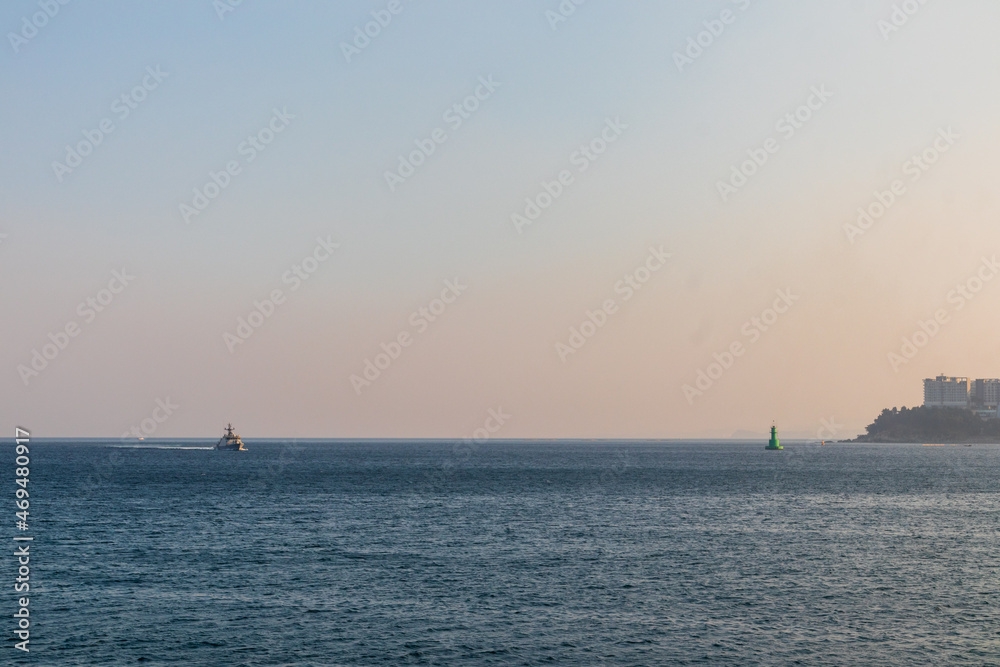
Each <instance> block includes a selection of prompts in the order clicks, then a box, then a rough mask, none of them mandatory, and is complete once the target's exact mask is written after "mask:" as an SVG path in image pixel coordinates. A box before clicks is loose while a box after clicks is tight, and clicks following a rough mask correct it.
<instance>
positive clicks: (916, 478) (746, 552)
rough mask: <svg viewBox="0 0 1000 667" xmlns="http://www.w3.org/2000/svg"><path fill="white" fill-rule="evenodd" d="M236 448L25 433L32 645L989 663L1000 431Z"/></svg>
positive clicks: (188, 652)
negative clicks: (947, 439) (972, 437)
mask: <svg viewBox="0 0 1000 667" xmlns="http://www.w3.org/2000/svg"><path fill="white" fill-rule="evenodd" d="M114 444H115V445H117V444H118V443H117V442H115V443H114ZM147 444H148V443H147ZM248 446H249V447H250V451H248V452H245V453H242V454H238V453H231V452H215V451H205V450H198V449H178V450H170V449H163V448H144V449H135V448H133V449H127V448H120V447H112V446H109V445H107V444H98V443H93V442H90V443H45V442H35V443H33V444H32V462H31V474H32V481H31V502H32V505H31V512H32V513H31V518H32V533H33V534H34V535H35V542H34V543H33V545H32V551H33V557H32V591H31V605H32V619H33V621H34V626H33V633H32V643H31V649H32V652H31V657H30V660H31V662H32V663H33V664H36V665H133V664H139V663H141V664H150V665H155V664H182V665H338V664H339V665H366V664H391V665H397V664H401V665H407V664H413V665H425V664H427V665H429V664H440V665H538V664H567V665H604V664H607V665H651V664H704V665H754V664H760V665H785V664H808V665H881V664H910V665H913V664H925V665H942V664H984V663H986V664H990V663H992V664H998V663H1000V606H998V605H1000V593H998V584H1000V531H998V530H997V529H998V519H1000V495H998V492H1000V448H996V447H992V446H988V445H977V446H973V447H921V446H919V445H879V446H867V445H846V444H833V445H827V446H825V447H820V446H817V445H810V444H795V443H791V444H789V445H788V446H787V447H786V449H785V451H783V452H766V451H764V449H763V446H762V443H754V444H752V445H751V444H723V443H692V442H665V443H637V442H603V443H590V442H579V441H573V442H552V443H527V442H520V443H513V442H499V443H493V442H491V443H488V444H486V445H483V446H482V447H480V448H478V449H476V450H475V451H470V450H469V448H462V447H459V448H457V451H456V447H455V446H454V443H429V442H424V443H408V444H403V443H363V444H359V443H343V442H334V443H330V442H326V443H320V442H315V441H309V442H302V441H300V442H286V443H282V442H260V441H257V442H254V441H249V442H248ZM0 453H2V455H3V460H5V461H8V464H7V465H8V468H9V472H10V473H11V474H10V475H8V477H12V473H13V467H14V465H13V452H12V447H11V446H8V445H4V446H3V447H0ZM5 487H6V488H8V490H11V489H13V486H12V485H11V484H6V485H5ZM10 496H11V504H12V500H13V492H12V491H11V492H10ZM3 502H7V501H3ZM12 513H13V509H12V508H11V514H12ZM10 523H11V527H12V524H13V516H11V517H10ZM12 532H13V531H10V533H12ZM8 544H12V542H8ZM11 561H12V559H11V558H10V557H9V556H7V557H4V559H3V563H2V567H3V574H2V576H3V582H4V583H3V588H4V590H6V591H8V593H6V594H5V595H4V596H2V602H3V604H4V610H3V611H2V613H0V617H3V618H8V619H9V614H8V613H7V610H9V611H11V612H12V611H13V610H14V609H15V607H14V605H15V602H14V595H13V593H11V592H10V588H9V587H8V583H7V582H11V581H12V580H13V577H14V576H15V575H14V573H13V566H12V563H11ZM3 624H4V625H5V626H10V627H11V628H12V623H11V621H10V620H8V621H4V622H3ZM3 632H4V636H5V637H6V638H10V639H8V643H7V647H8V648H7V649H6V650H7V651H9V652H8V653H7V656H8V657H10V656H11V655H12V654H14V653H15V651H14V650H13V649H12V648H11V645H12V643H13V639H12V637H13V635H12V634H10V632H9V628H8V627H4V628H3ZM15 657H18V658H20V656H19V655H18V656H15Z"/></svg>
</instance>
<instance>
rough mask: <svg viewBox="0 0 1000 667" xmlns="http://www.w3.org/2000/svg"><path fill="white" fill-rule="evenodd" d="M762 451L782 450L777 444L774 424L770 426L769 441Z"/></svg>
mask: <svg viewBox="0 0 1000 667" xmlns="http://www.w3.org/2000/svg"><path fill="white" fill-rule="evenodd" d="M764 449H784V447H782V446H781V443H779V442H778V429H777V428H776V427H775V425H774V424H771V439H770V440H769V441H768V442H767V447H765V448H764Z"/></svg>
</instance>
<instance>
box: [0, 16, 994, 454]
mask: <svg viewBox="0 0 1000 667" xmlns="http://www.w3.org/2000/svg"><path fill="white" fill-rule="evenodd" d="M560 7H562V10H560ZM229 10H231V11H229ZM907 10H908V11H909V12H910V13H907ZM46 11H47V12H48V14H46ZM393 11H395V13H393ZM560 11H562V12H563V13H564V14H566V15H565V16H564V15H563V13H560ZM49 14H51V16H49ZM382 24H384V25H382ZM997 25H1000V5H998V4H997V3H996V2H992V1H989V0H950V1H949V2H943V1H942V0H938V1H929V2H926V3H924V4H922V5H921V4H919V3H918V2H916V0H909V1H908V2H902V3H900V2H896V3H894V2H892V1H889V0H878V1H876V0H870V1H862V0H854V1H853V2H844V1H840V0H838V1H836V2H834V1H833V0H830V1H827V2H808V3H793V2H790V1H788V2H773V1H772V2H766V1H764V0H749V1H748V0H739V1H738V2H733V1H730V0H714V1H705V2H681V1H679V0H678V1H674V2H652V1H647V2H629V3H625V2H607V1H602V0H588V1H587V2H583V3H582V4H580V5H576V4H574V3H573V2H572V1H571V0H564V1H563V2H562V3H560V2H558V1H557V0H545V1H540V2H527V1H516V0H503V1H501V0H495V1H492V2H486V1H478V2H444V1H435V2H410V1H407V0H402V1H401V2H398V3H397V2H389V1H388V0H379V1H376V2H336V3H333V2H330V3H326V2H280V3H279V2H261V1H259V0H258V1H255V2H249V1H248V2H243V3H241V4H238V5H236V6H231V5H230V3H229V1H228V0H219V1H218V2H215V3H213V2H212V1H211V0H197V1H194V0H189V1H187V2H155V3H154V2H100V3H97V2H83V1H78V2H70V3H68V4H66V5H60V4H59V3H58V2H57V0H42V1H41V2H39V1H37V0H36V1H34V2H29V1H27V0H17V1H11V2H5V3H3V4H2V6H0V27H2V29H3V32H4V33H5V35H6V36H5V40H4V41H5V43H4V44H3V45H2V47H0V54H2V55H0V90H2V91H3V96H2V98H0V234H3V235H4V236H3V237H0V279H2V285H3V289H2V293H0V306H2V308H3V313H4V325H3V328H2V337H0V369H2V370H3V372H2V373H0V405H2V406H3V407H2V414H3V415H4V417H5V421H6V422H7V423H8V424H9V427H10V428H13V425H14V424H15V423H16V424H18V425H21V426H26V427H28V428H30V429H32V434H33V435H36V436H69V435H78V436H118V435H120V434H122V433H123V432H125V431H128V430H129V429H130V428H133V427H138V428H140V429H142V428H143V427H142V424H143V420H146V421H145V424H146V426H145V433H146V434H147V435H152V436H154V437H172V436H204V437H217V436H218V435H219V433H220V432H221V427H222V426H223V425H224V424H225V423H226V422H228V421H232V422H233V423H234V424H235V425H236V426H237V427H238V430H239V431H240V432H241V433H242V434H243V435H244V436H246V437H263V436H295V437H322V436H326V437H380V436H384V437H439V436H441V437H464V436H469V435H471V434H472V433H473V432H474V431H475V429H477V428H480V427H484V426H486V425H489V426H490V427H491V428H493V427H498V428H497V430H496V431H495V437H511V438H514V437H594V438H603V437H649V438H657V437H714V436H729V435H731V434H732V433H733V432H734V431H737V430H739V429H748V430H752V431H757V432H764V431H765V430H766V429H767V427H768V426H769V425H770V422H771V420H772V419H774V420H777V422H778V424H779V426H780V427H781V429H782V431H783V433H784V434H785V435H791V434H795V433H800V434H802V435H803V436H809V437H815V436H816V435H817V434H819V436H820V437H825V438H827V439H829V438H831V437H848V436H853V435H854V434H855V433H856V432H858V431H859V430H861V429H863V427H864V425H865V424H867V423H868V422H869V421H871V419H872V418H873V417H874V416H875V415H876V414H877V413H878V411H879V410H881V409H882V408H883V407H891V406H896V405H899V406H902V405H915V404H919V403H920V401H921V400H922V388H921V379H922V378H924V377H929V376H933V375H936V374H938V373H942V372H944V373H946V374H950V375H968V376H970V377H996V376H1000V359H998V357H997V354H996V336H997V331H998V330H1000V310H998V309H997V308H996V307H995V304H996V303H997V300H998V299H1000V280H996V281H992V280H991V278H992V277H993V275H994V273H996V272H997V271H998V270H1000V267H997V266H994V265H993V264H992V261H993V259H992V258H994V257H995V255H996V254H997V253H1000V224H998V220H1000V216H998V214H1000V210H998V208H1000V200H998V190H997V187H996V180H997V174H998V168H997V165H996V160H997V157H996V156H997V155H1000V126H998V125H997V121H996V119H997V118H998V117H1000V88H998V87H997V85H996V84H995V80H996V73H997V71H1000V42H998V41H997V40H996V36H995V27H996V26H997ZM366 30H367V31H368V33H369V35H365V31H366ZM371 35H374V36H371ZM699 42H700V44H699ZM914 158H916V160H914ZM880 200H881V201H880ZM536 207H537V208H536ZM859 208H860V209H862V211H864V210H868V211H869V215H870V216H871V217H870V218H862V219H861V221H860V223H859V222H858V218H859V212H858V210H859ZM307 258H309V259H307ZM984 258H985V260H986V261H985V263H984ZM630 283H631V285H630ZM276 290H280V294H277V295H275V291H276ZM273 296H277V297H278V301H279V303H268V302H269V301H270V300H271V299H272V297H273ZM88 299H89V300H90V303H89V304H88ZM421 309H424V310H423V312H421ZM588 311H589V313H590V314H589V315H588ZM779 311H780V312H779ZM254 312H257V313H262V314H257V315H254V314H253V313H254ZM240 318H243V320H244V322H245V324H244V323H241V322H240ZM753 318H757V322H754V319H753ZM935 318H937V319H936V321H935ZM587 322H589V323H588V324H585V323H587ZM921 322H924V324H923V328H922V327H921V324H920V323H921ZM255 324H256V325H258V326H256V327H255V326H254V325H255ZM571 329H575V330H576V332H578V333H573V332H572V331H571ZM248 334H249V335H248ZM904 338H905V339H907V340H908V341H910V342H909V343H904ZM911 344H912V345H913V347H912V348H910V347H909V346H910V345H911ZM733 352H736V353H737V354H736V355H734V356H729V355H731V354H733ZM891 354H894V355H898V356H897V357H891V356H890V355H891ZM379 355H382V356H379ZM713 364H717V365H713ZM379 366H381V368H378V367H379ZM366 372H367V376H366ZM702 374H703V375H702ZM352 376H354V378H353V379H352ZM686 385H687V388H686V387H685V386H686ZM158 401H159V404H158ZM164 406H166V407H164ZM490 410H494V411H495V412H496V411H500V412H499V414H501V418H500V420H499V421H502V422H503V423H502V425H501V424H499V423H498V419H496V418H495V417H494V418H491V414H490ZM824 420H826V421H825V422H824ZM824 424H826V428H825V430H824V431H823V432H820V429H821V428H824ZM831 424H835V426H832V427H831V426H830V425H831ZM834 431H836V432H834Z"/></svg>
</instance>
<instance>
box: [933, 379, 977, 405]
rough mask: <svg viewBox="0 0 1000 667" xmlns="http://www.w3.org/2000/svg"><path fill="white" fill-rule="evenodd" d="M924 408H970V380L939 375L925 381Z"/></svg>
mask: <svg viewBox="0 0 1000 667" xmlns="http://www.w3.org/2000/svg"><path fill="white" fill-rule="evenodd" d="M924 406H925V407H935V408H968V407H969V378H967V377H946V376H944V375H938V376H937V377H936V378H934V379H930V378H927V379H926V380H924Z"/></svg>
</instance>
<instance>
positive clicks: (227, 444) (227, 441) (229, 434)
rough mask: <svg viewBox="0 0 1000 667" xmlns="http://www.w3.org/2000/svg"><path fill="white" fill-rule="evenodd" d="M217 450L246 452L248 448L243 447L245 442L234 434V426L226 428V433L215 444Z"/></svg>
mask: <svg viewBox="0 0 1000 667" xmlns="http://www.w3.org/2000/svg"><path fill="white" fill-rule="evenodd" d="M215 448H216V449H223V450H226V451H230V452H245V451H247V448H246V447H244V446H243V441H242V440H240V436H239V435H238V434H237V433H233V425H232V424H229V425H228V426H227V427H226V433H225V435H223V436H222V437H221V438H219V441H218V442H217V443H215Z"/></svg>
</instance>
